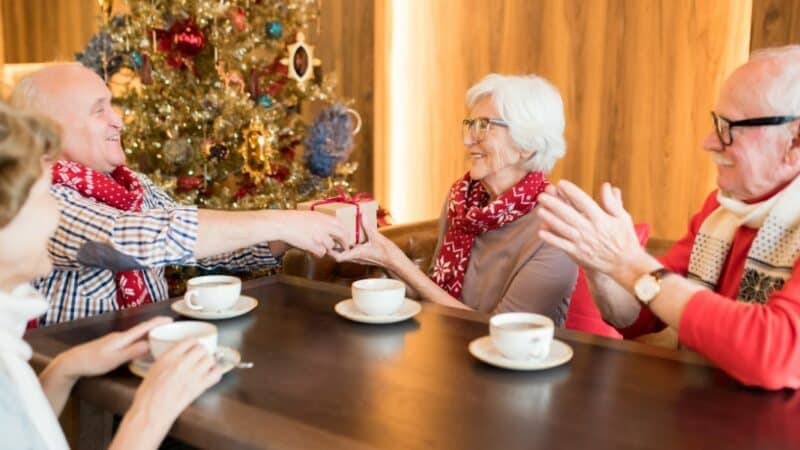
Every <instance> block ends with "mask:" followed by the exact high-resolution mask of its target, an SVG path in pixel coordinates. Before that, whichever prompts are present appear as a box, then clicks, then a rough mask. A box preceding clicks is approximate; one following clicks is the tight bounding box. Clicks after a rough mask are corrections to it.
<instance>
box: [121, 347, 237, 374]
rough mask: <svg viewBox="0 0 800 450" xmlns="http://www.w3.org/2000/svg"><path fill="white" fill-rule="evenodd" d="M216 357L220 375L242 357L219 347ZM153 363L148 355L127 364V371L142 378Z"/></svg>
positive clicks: (231, 368)
mask: <svg viewBox="0 0 800 450" xmlns="http://www.w3.org/2000/svg"><path fill="white" fill-rule="evenodd" d="M216 357H217V364H218V365H219V368H220V369H222V373H228V372H230V371H231V370H233V369H234V367H236V365H237V364H239V363H240V362H242V355H241V354H240V353H239V352H238V351H236V350H234V349H232V348H230V347H223V346H221V345H220V346H217V353H216ZM153 362H154V360H153V356H152V355H149V354H148V355H147V356H146V357H144V358H138V359H134V360H133V361H131V362H130V363H128V369H130V371H131V372H133V374H134V375H136V376H139V377H142V378H144V376H145V375H147V371H148V370H150V365H152V364H153Z"/></svg>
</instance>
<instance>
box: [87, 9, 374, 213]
mask: <svg viewBox="0 0 800 450" xmlns="http://www.w3.org/2000/svg"><path fill="white" fill-rule="evenodd" d="M99 2H100V4H101V11H102V12H101V14H102V18H101V20H102V26H101V31H100V32H99V33H98V34H97V35H96V36H95V37H94V38H93V39H92V41H91V42H90V43H89V45H88V46H87V48H86V49H85V50H84V52H82V53H81V54H79V55H78V59H79V60H80V61H81V62H83V63H84V64H86V65H87V66H90V67H92V68H94V70H96V71H97V72H98V73H99V74H100V75H101V76H103V77H104V78H105V79H106V80H107V81H108V83H109V85H110V87H111V88H112V92H114V96H115V99H114V101H115V103H116V104H117V105H118V106H119V107H120V108H121V110H122V113H123V119H124V122H125V131H124V133H123V139H124V146H125V149H126V152H127V153H128V164H129V165H130V166H131V167H132V168H134V169H135V170H138V171H140V172H142V173H145V174H148V175H149V176H150V177H151V178H152V179H153V180H154V181H155V182H156V183H157V184H159V185H160V186H161V187H162V188H164V190H165V191H166V192H167V193H169V194H170V195H172V196H173V198H175V199H177V200H178V201H181V202H183V203H194V204H197V205H200V206H204V207H211V208H223V209H252V208H293V207H294V206H295V204H296V203H298V202H302V201H306V200H310V199H316V198H321V197H327V196H329V195H331V194H333V193H334V192H336V191H337V190H338V189H339V188H343V189H344V190H346V191H347V190H350V189H349V188H350V186H349V179H350V175H352V173H353V172H354V171H355V169H356V164H355V163H349V162H347V159H348V157H349V155H350V152H351V150H352V145H353V134H354V133H356V132H357V131H358V127H359V126H360V118H359V117H358V114H357V113H356V112H355V111H354V110H352V109H350V108H349V107H348V106H346V105H345V104H343V103H342V102H341V101H340V100H339V99H337V98H336V95H335V94H334V91H333V88H334V80H332V79H330V78H329V77H327V76H324V75H323V73H322V70H321V66H320V61H319V60H318V59H317V58H315V56H314V47H313V46H312V45H311V44H310V43H308V42H306V37H305V31H308V28H309V27H310V26H312V25H315V24H316V23H317V20H319V18H318V14H319V5H318V3H317V1H316V0H260V1H259V0H129V1H128V6H129V12H128V14H126V15H124V16H114V17H111V11H110V6H109V5H110V2H111V0H99ZM308 108H311V109H314V110H317V111H319V112H318V113H317V114H316V115H315V116H316V118H315V119H313V121H309V120H308V118H309V117H314V115H310V114H309V111H311V109H308Z"/></svg>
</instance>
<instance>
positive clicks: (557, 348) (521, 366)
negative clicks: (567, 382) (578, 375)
mask: <svg viewBox="0 0 800 450" xmlns="http://www.w3.org/2000/svg"><path fill="white" fill-rule="evenodd" d="M469 352H470V353H472V356H474V357H476V358H478V359H479V360H481V361H483V362H485V363H486V364H490V365H492V366H496V367H502V368H503V369H511V370H542V369H549V368H551V367H555V366H560V365H561V364H564V363H565V362H567V361H569V360H570V359H572V347H570V346H569V345H567V344H566V343H564V342H562V341H559V340H558V339H553V344H552V345H551V346H550V354H548V355H547V357H546V358H543V359H534V358H531V359H509V358H506V357H505V356H503V355H502V354H500V352H499V351H497V349H496V348H495V347H494V344H493V343H492V338H491V337H490V336H483V337H479V338H478V339H475V340H474V341H472V342H470V343H469Z"/></svg>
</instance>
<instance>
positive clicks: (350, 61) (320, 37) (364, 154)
mask: <svg viewBox="0 0 800 450" xmlns="http://www.w3.org/2000/svg"><path fill="white" fill-rule="evenodd" d="M320 17H321V19H320V24H319V33H312V37H313V45H315V46H316V47H315V51H316V52H318V58H319V59H320V60H321V61H322V68H323V70H324V71H325V73H334V74H336V79H337V80H338V83H337V87H336V91H337V93H338V94H339V95H341V96H343V97H345V98H347V99H351V100H352V101H353V108H354V109H356V110H357V111H358V113H359V114H360V115H361V119H362V121H363V124H362V127H361V132H360V133H359V134H358V135H357V136H356V137H355V147H354V149H353V155H352V156H351V160H352V161H356V162H358V166H359V169H358V171H357V172H356V173H355V175H354V177H353V184H354V185H355V187H356V188H358V189H359V190H362V191H367V192H371V191H372V183H373V180H372V176H373V171H372V157H373V147H372V145H373V130H374V128H375V126H374V118H373V95H374V76H375V29H374V25H375V21H374V19H375V2H374V0H324V1H322V9H321V12H320Z"/></svg>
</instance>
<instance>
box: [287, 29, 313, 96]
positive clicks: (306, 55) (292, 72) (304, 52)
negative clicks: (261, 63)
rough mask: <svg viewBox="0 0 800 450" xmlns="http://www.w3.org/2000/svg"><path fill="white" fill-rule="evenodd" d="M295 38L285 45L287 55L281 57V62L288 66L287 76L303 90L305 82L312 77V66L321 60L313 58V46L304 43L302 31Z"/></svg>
mask: <svg viewBox="0 0 800 450" xmlns="http://www.w3.org/2000/svg"><path fill="white" fill-rule="evenodd" d="M296 39H297V41H295V42H294V43H293V44H289V45H288V46H287V47H286V49H287V50H288V52H289V57H288V58H283V59H281V64H283V65H284V66H287V67H289V77H290V78H292V79H293V80H295V81H297V86H298V87H299V88H300V90H301V91H305V89H306V83H307V82H308V81H309V80H311V79H313V78H314V67H315V66H319V65H320V64H321V62H320V60H319V59H317V58H314V46H313V45H308V44H306V36H305V35H304V34H303V32H302V31H301V32H298V33H297V37H296Z"/></svg>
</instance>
